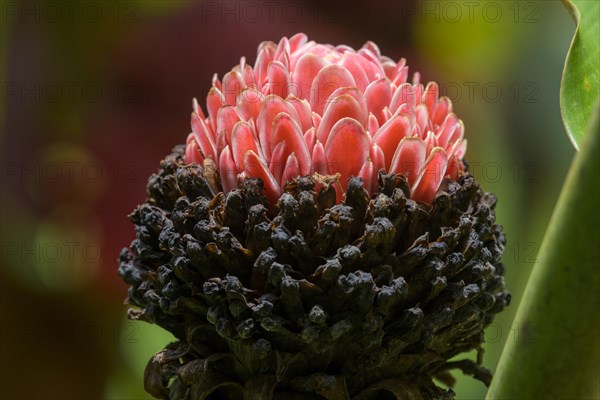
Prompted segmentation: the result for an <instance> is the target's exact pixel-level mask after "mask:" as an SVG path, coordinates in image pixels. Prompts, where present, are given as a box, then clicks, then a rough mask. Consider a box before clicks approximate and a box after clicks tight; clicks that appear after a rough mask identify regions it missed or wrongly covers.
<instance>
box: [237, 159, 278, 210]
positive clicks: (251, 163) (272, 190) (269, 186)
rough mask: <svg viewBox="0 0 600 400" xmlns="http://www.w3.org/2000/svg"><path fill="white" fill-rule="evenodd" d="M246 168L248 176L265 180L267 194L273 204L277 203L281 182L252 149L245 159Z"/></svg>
mask: <svg viewBox="0 0 600 400" xmlns="http://www.w3.org/2000/svg"><path fill="white" fill-rule="evenodd" d="M244 165H245V167H246V169H245V170H244V172H245V175H246V176H247V177H253V178H260V179H261V180H262V181H263V185H264V191H265V196H267V199H268V200H269V202H271V204H275V202H276V201H277V198H278V197H279V194H280V188H279V184H278V183H277V181H276V180H275V178H274V177H273V175H272V174H271V172H270V171H269V169H268V168H267V166H266V165H265V163H264V161H263V160H261V159H260V157H259V156H258V155H257V154H256V153H255V152H253V151H252V150H250V151H249V152H247V153H246V158H245V159H244Z"/></svg>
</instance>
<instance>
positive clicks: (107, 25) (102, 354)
mask: <svg viewBox="0 0 600 400" xmlns="http://www.w3.org/2000/svg"><path fill="white" fill-rule="evenodd" d="M0 4H1V6H0V19H1V24H2V28H1V29H2V30H1V32H0V34H1V42H0V49H1V55H0V63H1V64H0V65H1V74H0V79H1V88H0V89H1V93H0V94H1V102H0V113H1V114H0V115H1V130H2V131H1V136H0V138H1V139H0V140H1V157H2V158H1V164H0V191H1V195H0V196H1V202H0V207H1V214H0V218H1V220H0V235H1V240H0V250H1V252H0V399H58V398H60V399H109V400H113V399H114V400H116V399H148V398H149V396H148V395H146V394H144V391H143V389H142V375H143V368H144V366H145V363H146V362H147V360H148V359H149V357H150V356H151V355H152V354H153V353H155V352H157V351H159V350H160V349H161V348H162V347H163V346H164V345H165V344H166V343H167V342H168V341H169V340H170V336H169V334H167V333H165V332H163V331H161V330H160V329H158V328H156V327H153V326H149V325H145V324H144V323H137V322H135V323H134V322H130V321H127V319H126V307H125V306H124V304H123V299H124V298H125V296H126V290H127V289H126V286H125V285H124V284H123V283H122V282H121V281H120V280H119V277H118V276H117V273H116V269H117V263H116V259H117V255H118V252H119V250H120V248H121V247H123V246H126V245H128V244H129V242H130V241H131V240H132V239H133V237H134V231H133V225H132V224H131V223H130V222H129V221H128V219H127V214H128V213H129V212H130V211H132V210H133V208H134V207H135V205H136V204H138V203H140V202H141V201H142V200H143V199H144V197H145V182H146V178H147V177H148V176H149V175H150V174H151V173H152V172H153V171H155V169H156V168H157V166H158V162H159V160H160V159H161V157H162V156H164V155H165V154H167V153H168V152H169V150H170V149H171V148H172V147H173V146H174V145H176V144H179V143H183V142H184V140H185V138H186V135H187V133H188V132H189V130H190V128H189V113H190V110H191V101H192V98H193V97H198V98H203V97H204V96H205V95H206V93H207V91H208V88H209V86H210V80H211V77H212V75H213V73H215V72H217V73H219V75H220V76H222V75H223V74H224V73H226V72H227V71H229V69H230V68H231V67H232V66H233V65H235V64H236V63H237V62H239V58H240V56H242V55H245V56H246V57H247V58H248V59H249V61H250V62H252V63H253V62H254V58H255V56H256V48H257V45H258V44H259V43H260V42H261V41H263V40H274V41H277V40H279V38H280V37H281V36H283V35H288V36H289V35H293V34H294V33H296V32H300V31H303V32H305V33H307V34H308V35H309V37H310V38H311V39H314V40H316V41H319V42H326V43H333V44H341V43H344V44H348V45H351V46H353V47H355V48H356V47H360V46H361V45H362V44H363V43H364V42H365V41H366V40H372V41H374V42H375V43H377V44H378V45H379V46H380V48H381V50H382V53H383V54H385V55H388V56H390V57H392V58H394V59H399V58H400V57H405V58H407V60H408V65H410V66H411V68H412V71H416V70H418V71H420V72H421V74H422V80H423V81H429V80H435V81H437V82H438V83H439V84H440V86H441V89H442V92H443V93H444V94H446V95H447V96H449V97H450V98H451V99H452V100H453V101H454V109H455V111H456V112H457V113H458V115H459V116H460V117H461V118H462V119H463V120H464V122H465V125H466V136H467V137H468V141H469V149H468V152H467V159H468V160H469V162H470V164H471V170H472V172H473V173H474V174H475V176H476V177H477V179H478V180H479V181H480V182H481V183H482V185H483V187H484V189H486V190H488V191H493V192H495V193H496V194H497V195H498V198H499V204H498V208H497V219H498V220H499V221H500V222H501V223H502V224H503V225H504V229H505V232H506V234H507V237H508V244H507V248H506V253H505V256H504V261H505V263H506V266H507V276H506V280H507V286H508V288H509V289H510V290H511V291H512V293H513V304H512V305H511V307H509V308H508V309H507V310H506V311H505V312H504V313H503V314H501V315H500V316H499V317H498V318H497V319H496V321H495V322H494V324H493V325H492V326H490V328H489V329H488V330H487V332H486V339H487V343H486V345H485V350H486V352H485V358H484V360H485V365H486V366H488V367H490V368H492V369H493V368H495V366H496V363H497V361H498V358H499V356H500V352H501V349H502V346H503V344H504V342H505V341H507V340H522V341H535V340H537V338H539V337H540V336H541V335H544V332H538V331H537V330H536V329H535V327H533V329H529V330H528V331H526V332H525V331H523V330H522V329H520V327H519V326H516V325H513V323H512V319H513V316H514V313H515V311H516V309H517V305H518V303H519V300H520V298H521V294H522V292H523V289H524V287H525V283H526V280H527V277H528V275H529V273H530V271H531V269H532V268H533V266H534V265H535V263H536V254H537V250H538V248H539V246H540V243H541V240H542V237H543V234H544V231H545V229H546V226H547V224H548V220H549V218H550V215H551V212H552V209H553V207H554V204H555V202H556V199H557V196H558V193H559V190H560V187H561V185H562V182H563V180H564V177H565V175H566V172H567V169H568V166H569V163H570V161H571V159H572V157H573V155H574V150H573V147H572V145H571V143H570V142H569V140H568V139H567V136H566V134H565V133H564V129H563V125H562V122H561V118H560V112H559V87H560V77H561V73H562V66H563V63H564V58H565V55H566V52H567V49H568V45H569V42H570V38H571V36H572V33H573V32H574V23H573V21H572V20H571V18H570V16H569V15H568V13H567V12H566V10H565V9H564V8H563V5H562V4H561V2H560V1H511V0H506V1H462V0H461V1H421V2H419V1H409V2H401V1H381V0H375V1H373V0H372V1H367V0H364V1H358V0H346V1H320V2H317V1H315V2H310V1H300V0H297V1H277V0H274V1H269V2H266V1H262V0H261V1H251V0H249V1H226V2H220V1H162V0H152V1H140V0H133V1H88V0H83V1H80V2H73V1H58V0H57V1H47V2H46V1H2V2H1V3H0ZM557 328H558V327H557ZM457 377H458V384H457V386H456V392H457V393H458V395H457V399H482V398H483V397H484V395H485V390H486V389H485V387H484V386H483V385H482V384H480V383H478V382H476V381H474V380H472V379H471V378H469V377H464V376H462V375H461V374H460V373H457Z"/></svg>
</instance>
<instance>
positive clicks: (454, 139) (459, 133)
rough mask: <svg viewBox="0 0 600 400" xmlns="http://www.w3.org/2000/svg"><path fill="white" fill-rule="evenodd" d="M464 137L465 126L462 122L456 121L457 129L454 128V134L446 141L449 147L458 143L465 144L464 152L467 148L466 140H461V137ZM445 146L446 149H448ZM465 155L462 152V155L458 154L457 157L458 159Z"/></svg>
mask: <svg viewBox="0 0 600 400" xmlns="http://www.w3.org/2000/svg"><path fill="white" fill-rule="evenodd" d="M464 136H465V124H464V123H463V122H462V120H460V119H459V120H458V127H457V128H456V130H455V131H454V133H453V134H452V136H451V137H450V140H448V146H450V145H454V144H456V143H458V142H462V141H464V142H465V148H464V150H465V151H466V148H467V144H466V139H464V140H463V137H464ZM448 146H446V147H448ZM464 155H465V153H464V151H463V152H462V154H459V155H458V156H459V157H460V158H462V157H463V156H464Z"/></svg>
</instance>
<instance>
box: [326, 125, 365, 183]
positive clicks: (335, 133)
mask: <svg viewBox="0 0 600 400" xmlns="http://www.w3.org/2000/svg"><path fill="white" fill-rule="evenodd" d="M369 142H370V141H369V137H368V136H367V134H366V132H365V130H364V129H363V127H362V126H361V125H360V124H359V123H358V122H357V121H356V120H355V119H353V118H342V119H341V120H339V121H338V122H337V123H336V124H335V125H334V126H333V128H332V129H331V133H330V134H329V138H328V139H327V143H326V144H325V156H326V158H327V161H328V162H329V173H330V174H335V173H337V172H339V173H340V174H341V178H340V183H341V186H342V189H343V190H346V187H347V185H348V178H350V176H352V175H354V176H356V175H357V174H358V172H359V171H360V169H361V168H362V165H363V164H364V162H365V161H366V160H367V157H368V156H369V149H370V147H371V146H370V143H369Z"/></svg>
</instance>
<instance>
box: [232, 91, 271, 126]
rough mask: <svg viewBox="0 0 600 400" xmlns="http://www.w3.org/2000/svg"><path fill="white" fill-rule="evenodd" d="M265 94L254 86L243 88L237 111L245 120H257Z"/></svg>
mask: <svg viewBox="0 0 600 400" xmlns="http://www.w3.org/2000/svg"><path fill="white" fill-rule="evenodd" d="M264 98H265V96H264V95H263V94H262V93H261V92H259V91H258V90H257V89H254V88H246V89H244V90H242V91H241V92H240V94H239V96H238V99H237V106H236V107H237V111H238V114H239V115H240V117H242V118H243V119H244V120H245V121H248V120H250V119H254V120H256V118H257V117H258V113H259V112H260V106H261V105H262V103H263V100H264Z"/></svg>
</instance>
